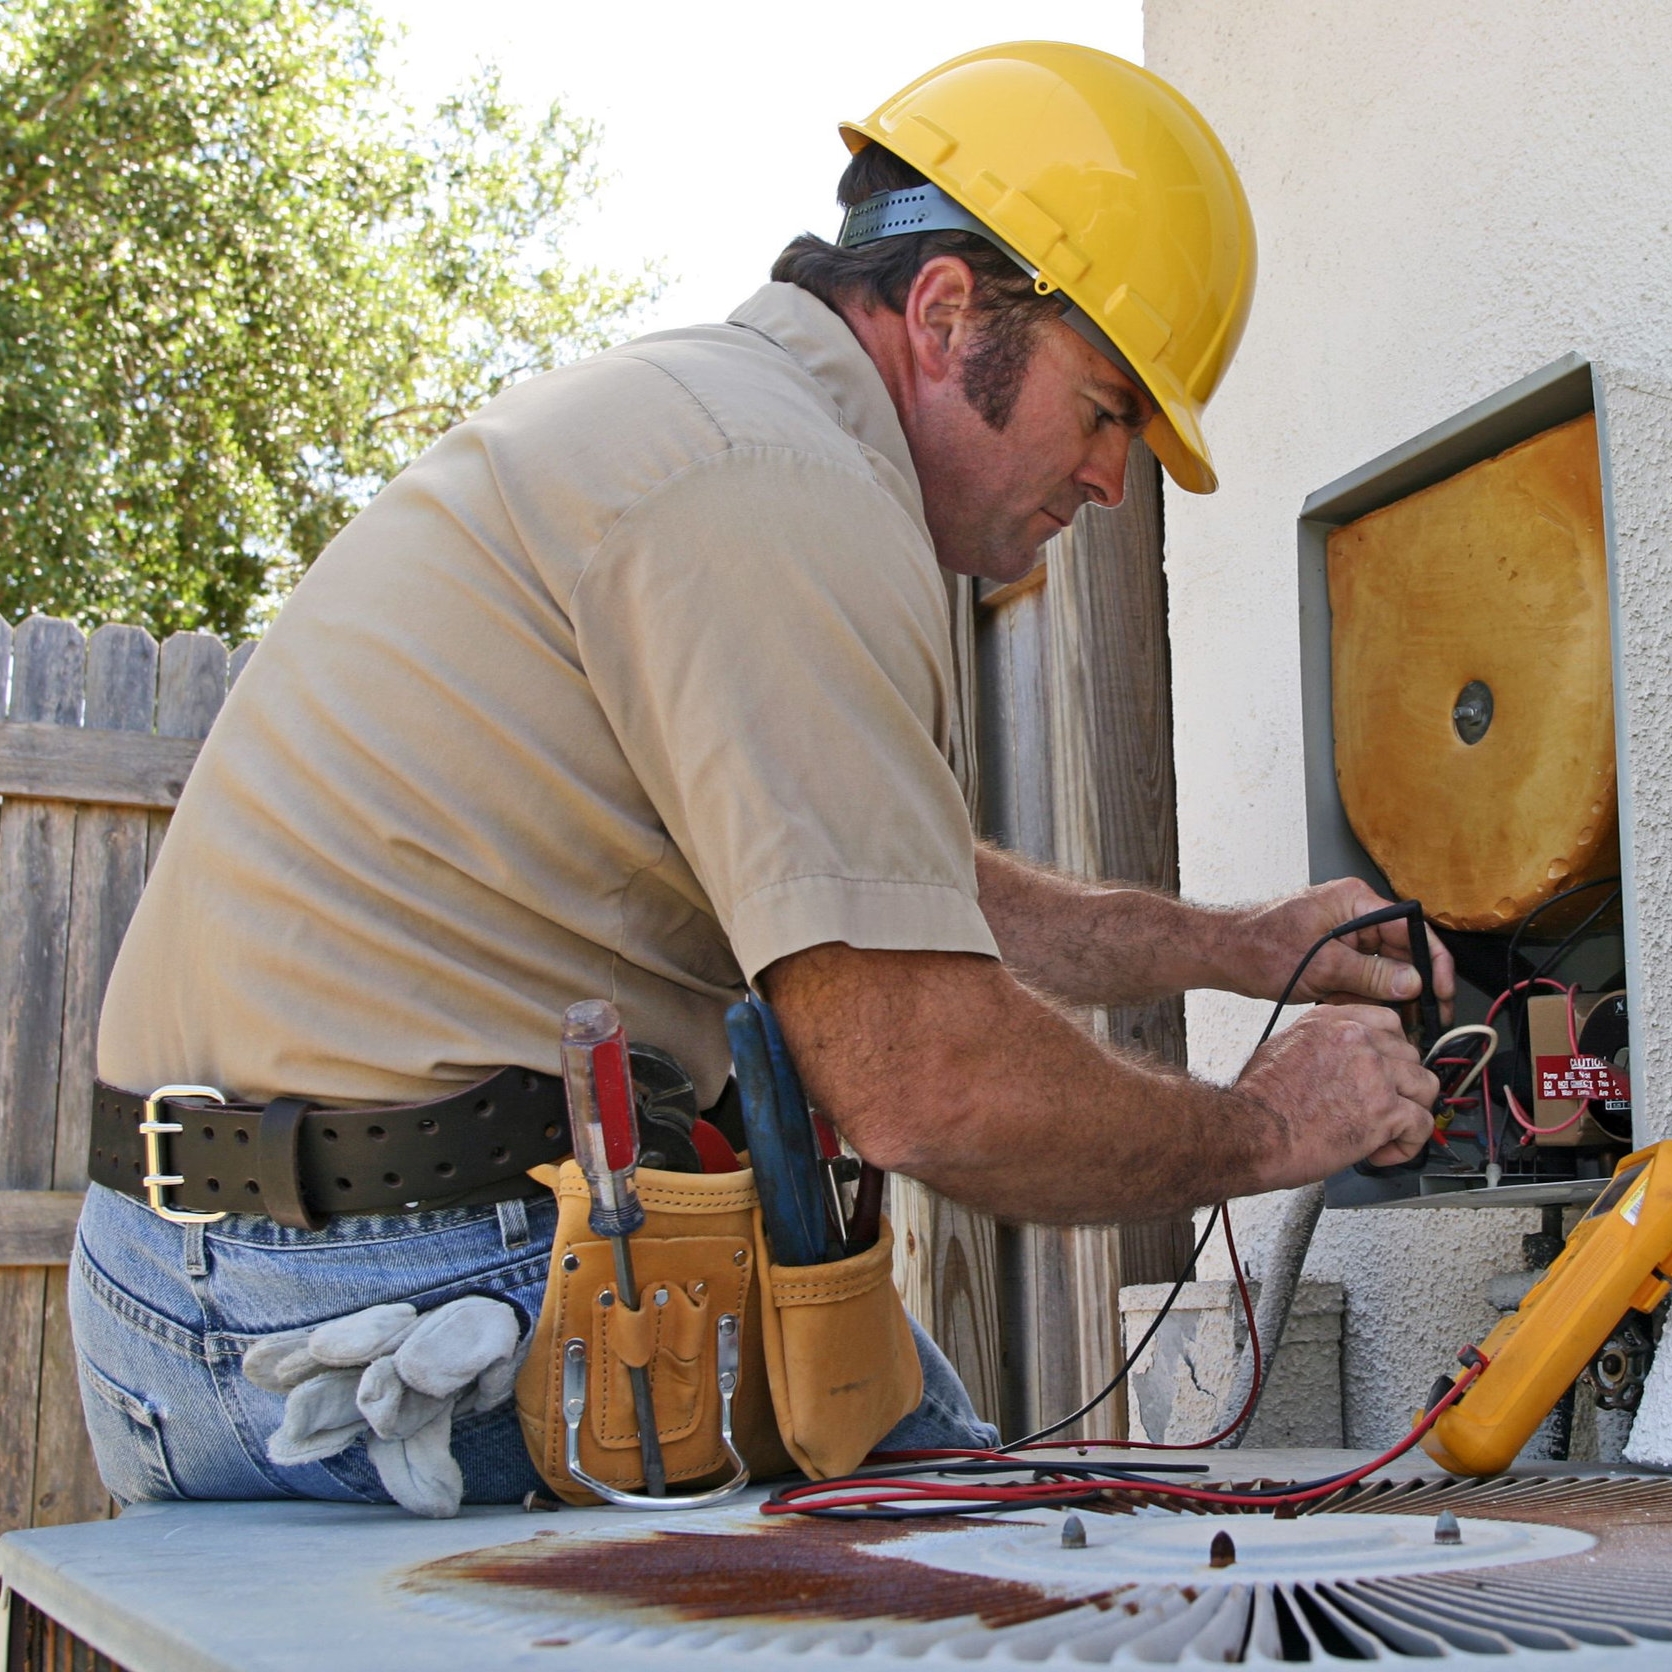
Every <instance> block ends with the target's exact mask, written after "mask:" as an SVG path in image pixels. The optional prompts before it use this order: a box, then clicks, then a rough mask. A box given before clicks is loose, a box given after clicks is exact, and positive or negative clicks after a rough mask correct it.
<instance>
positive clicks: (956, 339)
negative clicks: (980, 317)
mask: <svg viewBox="0 0 1672 1672" xmlns="http://www.w3.org/2000/svg"><path fill="white" fill-rule="evenodd" d="M976 311H977V310H976V305H975V274H974V273H973V272H972V271H971V270H970V264H969V263H968V262H967V261H965V260H964V259H963V257H962V256H956V255H937V256H931V257H930V259H929V260H928V261H926V262H924V264H923V265H922V266H921V267H920V268H919V269H918V271H917V276H916V278H914V279H913V280H912V282H911V289H910V291H909V292H907V295H906V308H905V319H906V340H907V342H908V343H909V344H910V345H911V355H912V361H913V364H914V365H915V366H916V367H917V369H918V372H919V374H920V375H922V376H923V377H925V378H927V379H928V380H929V381H930V382H934V383H938V382H941V381H942V380H943V379H945V378H948V377H950V376H951V375H952V373H953V370H954V368H955V367H956V365H957V363H958V361H959V359H960V358H961V357H962V355H963V352H964V350H965V349H966V348H967V347H968V346H969V341H970V339H971V337H972V336H973V335H974V330H975V317H976Z"/></svg>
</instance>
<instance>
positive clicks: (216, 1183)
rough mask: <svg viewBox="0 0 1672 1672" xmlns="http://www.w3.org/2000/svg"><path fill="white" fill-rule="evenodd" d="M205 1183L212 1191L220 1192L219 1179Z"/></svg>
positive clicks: (205, 1181) (208, 1180) (206, 1180)
mask: <svg viewBox="0 0 1672 1672" xmlns="http://www.w3.org/2000/svg"><path fill="white" fill-rule="evenodd" d="M203 1182H204V1183H205V1184H206V1185H208V1187H209V1188H210V1189H211V1190H219V1189H220V1187H221V1181H220V1180H219V1179H205V1180H204V1181H203Z"/></svg>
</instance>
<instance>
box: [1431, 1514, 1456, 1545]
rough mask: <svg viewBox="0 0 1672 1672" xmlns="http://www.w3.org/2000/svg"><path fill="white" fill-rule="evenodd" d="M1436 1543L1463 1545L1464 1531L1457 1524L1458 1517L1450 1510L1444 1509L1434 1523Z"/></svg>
mask: <svg viewBox="0 0 1672 1672" xmlns="http://www.w3.org/2000/svg"><path fill="white" fill-rule="evenodd" d="M1434 1542H1435V1543H1436V1544H1461V1543H1462V1542H1463V1529H1462V1528H1461V1527H1460V1526H1458V1524H1457V1517H1456V1516H1455V1515H1453V1514H1452V1513H1451V1511H1450V1510H1449V1509H1443V1510H1441V1511H1440V1513H1439V1515H1438V1516H1437V1517H1436V1518H1435V1521H1434Z"/></svg>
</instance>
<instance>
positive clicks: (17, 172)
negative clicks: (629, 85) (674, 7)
mask: <svg viewBox="0 0 1672 1672" xmlns="http://www.w3.org/2000/svg"><path fill="white" fill-rule="evenodd" d="M384 39H385V38H384V34H383V31H382V28H381V25H380V24H379V23H378V21H377V19H376V18H375V16H374V15H373V14H372V12H371V11H370V10H369V9H368V7H367V5H366V3H365V0H0V110H4V111H6V112H9V113H11V114H10V116H9V117H8V118H5V119H0V120H4V121H5V126H4V127H3V128H0V614H4V615H5V616H7V617H9V618H11V619H14V620H15V619H17V617H18V616H20V615H22V614H25V613H27V612H28V611H30V610H36V609H38V610H43V611H48V612H50V613H53V614H60V615H71V616H75V617H79V618H81V619H83V620H84V621H88V622H92V621H98V620H106V619H112V618H115V619H122V620H128V621H136V622H140V623H142V624H143V625H145V626H147V627H149V628H150V629H151V630H152V631H153V632H155V633H159V634H161V633H168V632H173V631H176V630H178V629H180V628H183V627H195V626H205V627H209V628H212V629H214V630H215V631H217V632H220V633H223V634H236V633H239V632H241V631H243V630H245V629H246V628H247V627H248V626H250V625H251V624H252V622H259V620H260V618H261V617H262V615H263V614H264V613H265V612H266V611H268V610H270V609H271V607H272V604H273V600H274V598H275V596H276V595H278V594H280V593H282V592H283V591H284V590H287V589H288V586H289V584H290V583H291V582H292V581H293V580H294V578H295V577H296V575H297V574H298V573H299V572H300V570H301V569H302V568H304V567H305V566H306V565H307V564H308V563H309V562H311V561H312V559H313V558H314V557H315V556H316V555H317V554H318V552H319V550H320V549H321V548H322V546H323V545H324V544H325V543H326V542H327V541H328V540H329V539H330V537H331V536H332V535H333V534H334V533H335V532H336V530H337V529H338V528H340V527H341V525H342V523H343V522H345V521H346V520H347V518H348V517H349V516H350V515H352V514H353V512H354V511H355V510H356V509H357V508H358V507H359V506H360V505H361V504H363V503H364V502H365V500H366V499H367V498H369V497H370V495H371V493H372V492H374V491H375V490H376V488H377V487H378V486H379V485H381V483H382V482H384V481H386V480H387V479H388V478H389V477H390V476H392V475H393V474H394V473H395V472H396V471H398V470H399V469H401V467H402V466H403V465H405V464H406V463H407V462H408V461H409V460H410V459H412V458H413V457H414V456H416V454H417V453H418V452H420V451H421V450H422V449H423V448H424V447H426V446H427V445H428V444H429V443H430V442H431V441H432V440H433V439H434V438H435V437H436V436H437V435H439V434H440V433H441V431H442V430H444V429H446V428H447V427H448V426H449V425H451V424H452V423H454V422H456V421H458V420H459V419H460V418H462V417H464V416H465V415H466V414H467V413H469V412H470V411H471V410H472V409H474V408H475V407H476V406H478V405H480V404H481V403H482V402H483V401H484V400H486V399H488V398H490V397H491V396H492V395H493V394H495V393H497V392H498V391H499V390H500V389H502V388H503V387H505V385H506V384H508V383H510V382H511V381H513V380H514V379H516V378H518V377H521V376H525V375H527V374H528V373H530V372H534V371H540V370H544V369H546V368H548V367H550V366H552V365H555V364H557V363H559V362H561V361H563V360H567V359H571V358H575V357H577V356H578V355H580V354H583V353H588V352H591V351H592V350H594V349H596V348H599V347H602V346H604V345H605V344H606V343H607V342H608V341H610V340H611V339H612V337H613V336H614V335H616V334H618V333H619V332H620V331H621V330H622V329H623V326H624V324H625V321H626V317H627V315H628V314H629V313H630V311H631V309H632V307H633V306H634V304H635V303H637V302H638V301H640V300H642V299H644V298H645V297H646V296H648V295H649V294H650V291H651V285H652V279H653V276H652V275H648V274H641V275H638V276H636V277H633V278H631V279H626V280H623V279H621V278H619V277H616V276H613V275H604V274H600V273H598V272H596V271H593V270H590V269H576V268H574V267H572V266H571V265H570V264H569V263H568V262H567V261H566V260H565V258H564V255H563V243H564V238H565V235H566V233H567V231H568V229H569V227H570V224H571V221H572V217H573V215H574V213H575V211H576V209H577V208H578V207H580V206H581V205H584V204H585V203H586V202H587V201H588V199H590V198H591V197H592V196H593V195H594V193H595V192H596V191H597V189H598V179H597V174H596V169H595V166H594V162H593V153H594V145H595V134H594V132H593V130H592V129H591V128H590V127H588V126H587V125H586V124H584V123H580V122H574V121H571V120H570V119H569V118H567V117H566V116H565V115H564V114H563V113H562V111H561V110H560V109H558V108H557V107H556V106H553V107H552V109H551V110H550V111H548V112H547V113H546V114H545V115H544V116H543V117H540V118H530V117H529V116H528V115H527V114H526V113H525V112H524V111H522V110H521V109H520V108H519V107H517V106H516V105H514V104H513V103H512V102H511V101H509V100H508V99H507V98H506V97H505V96H504V94H503V92H502V89H501V87H500V83H499V79H498V76H497V74H496V73H495V72H492V71H489V72H486V73H485V74H484V75H482V76H481V77H479V79H478V80H477V81H476V83H475V84H474V85H472V86H470V87H468V88H467V89H465V90H464V91H463V92H461V93H460V94H458V95H457V96H455V97H454V98H452V99H450V100H448V101H447V102H446V103H445V104H444V105H443V106H442V107H441V109H440V110H439V111H437V112H436V113H435V114H434V116H433V117H432V118H431V119H430V120H429V121H427V122H424V123H420V122H418V121H416V120H415V119H414V117H413V116H412V114H411V112H409V111H407V110H406V109H405V108H404V107H403V106H402V105H401V104H400V102H399V101H398V100H397V99H396V97H395V96H394V93H393V90H392V88H391V86H390V84H389V82H388V80H387V78H386V76H385V75H384V73H383V71H382V70H381V68H380V67H379V66H380V58H381V54H382V50H383V47H384Z"/></svg>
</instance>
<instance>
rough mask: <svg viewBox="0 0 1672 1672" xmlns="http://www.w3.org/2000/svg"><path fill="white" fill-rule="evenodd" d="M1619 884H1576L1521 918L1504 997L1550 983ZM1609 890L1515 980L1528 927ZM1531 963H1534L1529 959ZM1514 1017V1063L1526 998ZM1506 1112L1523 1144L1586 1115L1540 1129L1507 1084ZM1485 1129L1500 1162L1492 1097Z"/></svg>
mask: <svg viewBox="0 0 1672 1672" xmlns="http://www.w3.org/2000/svg"><path fill="white" fill-rule="evenodd" d="M1619 883H1620V878H1619V877H1618V876H1608V877H1596V878H1594V879H1593V880H1592V881H1590V882H1582V883H1576V884H1575V885H1574V886H1573V887H1572V888H1564V889H1563V890H1562V891H1561V893H1559V894H1552V895H1551V896H1550V898H1549V899H1548V900H1545V901H1543V902H1541V903H1540V904H1539V905H1537V906H1535V907H1534V908H1533V909H1532V910H1531V911H1530V912H1528V913H1527V915H1526V916H1525V917H1524V918H1522V920H1521V921H1520V923H1518V924H1517V925H1516V928H1515V933H1514V934H1512V935H1511V936H1510V938H1509V946H1508V949H1507V951H1506V953H1505V976H1506V986H1505V990H1504V991H1505V994H1506V995H1508V994H1514V993H1516V992H1526V993H1527V994H1528V996H1530V991H1531V988H1532V987H1533V985H1534V984H1535V983H1538V982H1547V983H1548V981H1549V976H1550V972H1551V971H1552V970H1554V969H1556V968H1557V967H1558V966H1559V965H1560V964H1561V961H1562V960H1563V959H1564V958H1565V957H1566V956H1567V955H1568V953H1569V952H1571V951H1572V950H1573V948H1574V947H1575V946H1576V945H1578V943H1579V942H1580V941H1581V940H1582V939H1583V938H1584V936H1585V934H1586V933H1587V932H1588V931H1589V929H1590V928H1591V925H1592V924H1594V923H1595V922H1596V921H1597V919H1598V918H1599V917H1601V916H1602V915H1603V913H1605V912H1606V911H1608V910H1610V909H1611V908H1612V907H1613V906H1614V905H1615V904H1616V902H1617V901H1618V900H1619V898H1620V894H1621V889H1620V887H1619V886H1618V885H1619ZM1610 887H1611V888H1613V892H1612V893H1611V894H1609V895H1608V896H1607V897H1606V898H1605V899H1604V900H1603V901H1602V903H1601V904H1600V905H1598V906H1595V907H1593V908H1592V910H1591V911H1590V912H1588V913H1587V914H1586V915H1585V916H1584V917H1583V918H1582V919H1581V920H1580V922H1579V923H1578V925H1577V926H1576V927H1575V928H1573V929H1572V930H1570V931H1569V932H1568V934H1567V935H1566V936H1565V937H1564V938H1563V940H1562V941H1561V942H1560V944H1559V945H1558V946H1557V947H1556V950H1555V951H1554V952H1552V953H1551V954H1550V956H1549V957H1547V958H1546V959H1545V960H1544V962H1543V963H1542V964H1540V965H1539V966H1538V968H1537V969H1536V970H1534V971H1533V973H1532V975H1530V976H1529V977H1527V978H1526V979H1525V980H1523V981H1517V980H1516V979H1515V955H1516V952H1517V950H1518V949H1519V947H1520V945H1521V937H1522V936H1523V935H1525V934H1526V932H1527V930H1528V928H1529V927H1530V926H1531V925H1532V924H1533V922H1534V921H1535V920H1536V919H1538V918H1540V917H1542V916H1543V915H1544V914H1545V913H1546V912H1547V911H1549V910H1550V909H1551V908H1552V907H1553V906H1559V905H1560V904H1561V903H1562V902H1563V901H1564V900H1571V899H1573V898H1574V897H1575V896H1576V895H1580V894H1585V893H1589V892H1590V891H1591V890H1592V889H1597V888H1610ZM1529 962H1531V960H1529ZM1550 984H1552V985H1555V986H1556V987H1557V988H1558V989H1559V990H1560V991H1563V992H1566V991H1567V988H1566V985H1565V984H1563V983H1560V982H1556V983H1550ZM1500 1002H1502V996H1501V997H1500ZM1496 1012H1497V1006H1496V1005H1494V1007H1493V1011H1492V1013H1491V1014H1489V1015H1488V1017H1487V1020H1488V1021H1490V1020H1491V1019H1492V1015H1495V1014H1496ZM1511 1018H1512V1027H1511V1032H1510V1062H1511V1063H1512V1064H1514V1063H1518V1062H1520V1060H1521V1045H1522V1041H1523V1039H1524V1038H1525V1035H1526V1029H1527V1002H1526V998H1523V999H1522V1000H1521V1002H1520V1003H1519V1004H1512V1005H1511ZM1504 1110H1505V1114H1506V1118H1507V1119H1511V1120H1514V1121H1515V1122H1516V1124H1517V1125H1518V1126H1520V1128H1521V1131H1522V1136H1521V1143H1522V1144H1523V1145H1526V1144H1528V1143H1531V1142H1532V1139H1533V1134H1534V1133H1537V1132H1546V1133H1549V1132H1565V1131H1566V1130H1567V1129H1568V1128H1569V1127H1570V1126H1574V1125H1576V1124H1577V1123H1578V1121H1579V1120H1580V1119H1582V1118H1583V1116H1584V1113H1585V1107H1584V1106H1583V1105H1582V1106H1581V1107H1580V1109H1579V1110H1578V1111H1577V1112H1576V1113H1575V1114H1574V1116H1573V1118H1572V1119H1570V1120H1566V1121H1564V1122H1563V1123H1562V1124H1561V1125H1560V1126H1555V1127H1549V1126H1547V1127H1540V1126H1538V1125H1537V1124H1536V1123H1534V1122H1532V1121H1529V1120H1528V1119H1527V1116H1526V1111H1525V1110H1523V1109H1522V1108H1521V1105H1520V1099H1519V1098H1517V1097H1516V1096H1515V1092H1514V1088H1513V1087H1512V1086H1510V1085H1508V1084H1506V1085H1505V1087H1504ZM1486 1126H1487V1135H1488V1143H1487V1159H1488V1161H1489V1162H1494V1161H1496V1160H1497V1152H1498V1148H1499V1145H1498V1143H1497V1142H1496V1138H1497V1128H1496V1123H1495V1122H1494V1121H1493V1118H1492V1104H1491V1100H1490V1098H1488V1100H1487V1105H1486Z"/></svg>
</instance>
